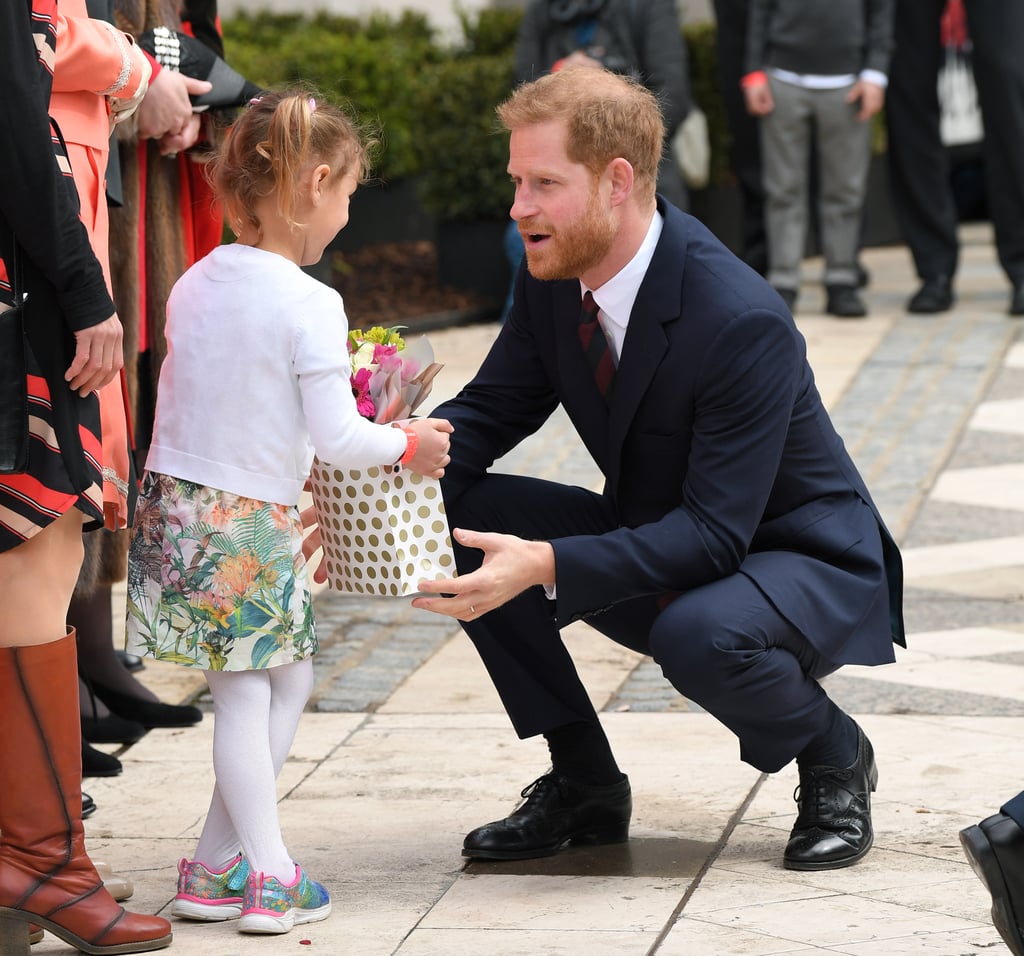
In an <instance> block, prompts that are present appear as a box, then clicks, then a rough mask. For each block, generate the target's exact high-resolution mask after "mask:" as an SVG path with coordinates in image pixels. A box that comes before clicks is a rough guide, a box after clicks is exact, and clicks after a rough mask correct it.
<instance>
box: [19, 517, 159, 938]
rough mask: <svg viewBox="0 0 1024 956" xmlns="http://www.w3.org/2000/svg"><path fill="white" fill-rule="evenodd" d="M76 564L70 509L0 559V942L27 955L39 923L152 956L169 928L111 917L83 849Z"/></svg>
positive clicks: (78, 552)
mask: <svg viewBox="0 0 1024 956" xmlns="http://www.w3.org/2000/svg"><path fill="white" fill-rule="evenodd" d="M81 560H82V514H81V513H80V512H79V511H77V510H74V509H72V510H70V511H68V512H67V513H66V514H64V515H62V516H61V517H60V518H58V519H57V520H56V521H54V522H53V523H52V524H50V525H49V526H47V527H46V528H44V529H43V530H41V531H39V532H38V533H36V534H35V535H34V536H32V537H31V538H29V539H28V540H27V541H25V542H24V543H23V544H20V545H17V546H16V547H14V548H12V549H10V550H8V551H5V552H3V553H0V606H3V608H4V614H3V615H2V616H0V709H2V720H3V728H4V732H3V733H2V734H0V792H2V793H3V795H4V796H3V800H0V907H2V908H3V914H2V915H0V943H2V944H3V945H2V946H0V948H4V951H5V952H6V951H7V949H8V948H9V949H10V951H11V952H12V953H20V952H25V953H27V952H28V938H29V926H30V924H32V923H35V924H39V925H42V926H43V927H45V928H46V929H48V930H50V931H51V932H53V933H54V934H55V935H57V936H59V937H60V938H61V939H63V940H64V941H65V942H67V943H69V944H71V945H78V944H79V943H82V944H83V945H85V946H89V947H91V948H90V950H89V951H90V952H93V953H98V954H104V953H113V952H118V953H136V952H148V951H149V950H153V949H162V948H163V947H165V946H167V945H168V944H169V943H170V941H171V934H170V924H168V922H167V921H166V920H164V919H161V918H159V917H149V916H136V915H133V914H127V913H125V912H124V910H122V909H121V908H120V907H119V906H118V905H117V904H116V903H115V901H114V900H113V899H112V898H111V897H110V895H109V894H108V893H107V892H106V891H104V889H103V885H102V880H101V879H100V877H99V875H98V874H97V873H96V870H95V869H94V867H93V865H92V863H91V862H90V860H89V857H88V855H87V853H86V850H85V841H84V829H83V826H82V789H81V782H82V767H81V737H80V727H79V718H78V699H77V687H78V669H77V666H76V662H75V657H76V655H75V642H74V637H73V636H72V635H71V634H69V632H68V629H67V625H66V619H67V608H68V603H69V601H70V599H71V591H72V588H73V587H74V584H75V580H76V579H77V577H78V569H79V565H80V564H81Z"/></svg>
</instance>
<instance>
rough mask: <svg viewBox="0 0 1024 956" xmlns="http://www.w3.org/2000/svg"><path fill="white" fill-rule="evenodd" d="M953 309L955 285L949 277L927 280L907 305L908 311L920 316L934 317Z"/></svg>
mask: <svg viewBox="0 0 1024 956" xmlns="http://www.w3.org/2000/svg"><path fill="white" fill-rule="evenodd" d="M952 307H953V283H952V282H950V280H949V277H948V276H936V277H935V278H933V279H925V280H924V284H923V285H922V286H921V288H920V289H918V290H917V292H915V293H914V294H913V295H912V296H911V297H910V301H909V302H908V303H907V311H908V312H914V313H916V314H918V315H934V314H935V313H936V312H946V311H948V310H949V309H951V308H952Z"/></svg>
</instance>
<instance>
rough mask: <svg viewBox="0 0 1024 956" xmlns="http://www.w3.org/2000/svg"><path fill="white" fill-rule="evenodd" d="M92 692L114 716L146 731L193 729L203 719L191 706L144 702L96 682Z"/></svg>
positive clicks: (139, 698) (195, 708)
mask: <svg viewBox="0 0 1024 956" xmlns="http://www.w3.org/2000/svg"><path fill="white" fill-rule="evenodd" d="M92 690H93V693H94V694H95V695H96V696H97V697H98V698H99V699H100V700H102V701H103V703H104V704H106V705H107V707H108V708H109V709H110V712H111V713H112V714H117V715H118V716H119V717H123V718H125V719H127V720H129V721H135V722H137V723H139V724H141V725H142V726H143V727H144V728H145V729H146V730H151V729H152V728H153V727H191V726H192V725H193V724H198V723H199V721H201V720H202V719H203V712H202V711H201V710H200V709H199V708H198V707H192V706H191V705H186V706H178V705H176V704H161V703H160V702H159V701H153V700H143V699H142V698H141V697H132V696H131V695H130V694H122V693H121V692H120V691H116V690H113V689H111V688H110V687H104V686H103V685H102V684H97V683H96V682H95V681H93V682H92ZM83 733H84V731H83ZM89 739H90V740H92V739H93V738H91V737H90V738H89Z"/></svg>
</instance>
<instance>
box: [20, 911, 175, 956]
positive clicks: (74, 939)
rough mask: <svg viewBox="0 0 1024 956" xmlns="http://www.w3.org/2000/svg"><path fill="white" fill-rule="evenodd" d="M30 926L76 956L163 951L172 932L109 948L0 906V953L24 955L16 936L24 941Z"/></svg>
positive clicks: (40, 919) (104, 955)
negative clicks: (72, 951) (23, 926)
mask: <svg viewBox="0 0 1024 956" xmlns="http://www.w3.org/2000/svg"><path fill="white" fill-rule="evenodd" d="M18 923H22V924H25V929H24V930H23V929H21V928H20V927H19V926H18V925H17V924H18ZM29 923H34V924H35V925H36V926H39V927H40V928H41V929H44V930H46V931H47V932H48V933H51V934H52V935H54V936H56V937H57V939H59V940H61V942H64V943H67V944H68V946H72V947H74V948H75V949H77V950H78V951H79V952H80V953H86V954H88V956H116V954H121V953H149V952H152V951H153V950H157V949H166V948H167V947H168V946H170V945H171V940H172V938H173V934H172V933H168V934H167V935H166V936H156V937H154V938H152V939H140V940H133V941H132V942H128V943H114V944H112V945H107V946H100V945H97V944H93V943H88V942H86V941H85V940H84V939H82V938H81V937H79V936H76V935H75V934H74V933H72V932H71V931H70V930H68V929H65V928H64V927H63V926H61V925H60V924H58V923H54V922H53V921H52V920H49V919H47V918H46V917H45V916H37V915H36V914H34V913H25V912H22V911H21V910H17V909H11V908H10V907H7V906H0V953H8V952H9V953H19V952H24V950H23V949H19V948H18V947H19V944H18V940H17V937H18V935H19V934H20V933H24V935H22V936H21V939H23V940H27V939H28V935H29V934H28V933H27V932H26V930H27V928H28V926H27V924H29Z"/></svg>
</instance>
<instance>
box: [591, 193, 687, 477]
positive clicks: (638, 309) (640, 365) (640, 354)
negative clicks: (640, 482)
mask: <svg viewBox="0 0 1024 956" xmlns="http://www.w3.org/2000/svg"><path fill="white" fill-rule="evenodd" d="M660 211H661V212H662V214H663V215H665V210H664V209H661V210H660ZM681 223H682V219H681V217H680V216H678V214H676V215H675V216H670V215H665V226H664V229H663V230H662V233H661V238H660V239H659V240H658V245H657V248H656V249H655V250H654V257H653V258H652V259H651V264H650V266H649V268H648V269H647V275H646V276H645V277H644V281H643V283H642V284H641V286H640V291H639V292H638V293H637V297H636V302H635V303H634V304H633V311H632V312H631V313H630V316H629V326H628V328H627V329H626V340H625V342H624V343H623V347H622V358H621V360H620V362H619V368H618V371H617V372H616V373H615V387H614V388H613V390H612V401H611V408H610V415H611V417H610V423H609V438H608V451H609V471H608V480H609V483H610V484H611V486H612V487H615V486H616V485H617V484H618V476H619V471H620V470H621V466H622V443H623V442H624V441H625V438H626V434H627V432H628V431H629V428H630V425H632V423H633V419H634V418H635V416H636V413H637V409H638V408H639V406H640V402H641V400H642V399H643V397H644V394H645V392H646V391H647V388H648V386H649V385H650V382H651V379H652V378H653V377H654V374H655V372H656V371H657V369H658V366H659V365H660V364H661V362H662V360H663V359H664V357H665V354H666V353H667V352H668V344H669V343H668V335H667V329H666V327H665V326H666V325H667V324H668V323H670V322H675V321H677V320H679V319H680V318H681V317H682V316H681V297H682V276H683V264H684V261H685V256H686V240H685V233H684V230H685V226H684V227H683V228H679V227H680V225H681Z"/></svg>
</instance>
